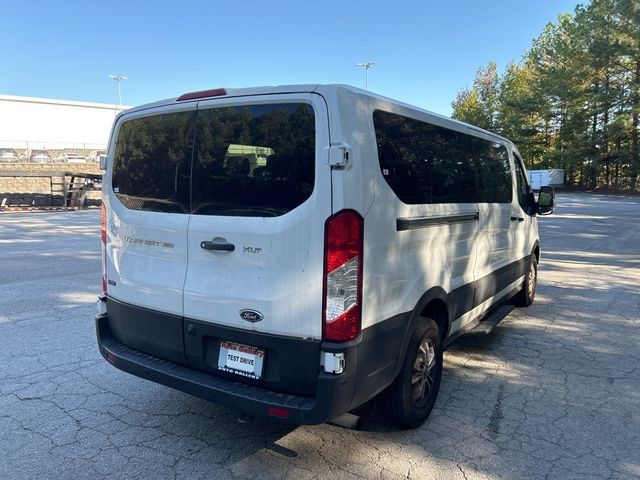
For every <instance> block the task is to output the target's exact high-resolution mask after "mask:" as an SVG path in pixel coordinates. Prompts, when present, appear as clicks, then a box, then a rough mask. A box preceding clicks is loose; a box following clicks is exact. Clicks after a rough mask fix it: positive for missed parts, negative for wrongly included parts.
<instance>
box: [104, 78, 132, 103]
mask: <svg viewBox="0 0 640 480" xmlns="http://www.w3.org/2000/svg"><path fill="white" fill-rule="evenodd" d="M109 78H110V79H111V80H115V81H116V82H118V107H120V108H122V92H121V91H120V80H128V78H127V77H124V76H122V75H109Z"/></svg>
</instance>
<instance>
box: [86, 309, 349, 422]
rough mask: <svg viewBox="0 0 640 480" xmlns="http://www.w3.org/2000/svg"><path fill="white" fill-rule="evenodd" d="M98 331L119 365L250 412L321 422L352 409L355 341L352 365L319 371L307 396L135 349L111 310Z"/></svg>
mask: <svg viewBox="0 0 640 480" xmlns="http://www.w3.org/2000/svg"><path fill="white" fill-rule="evenodd" d="M96 333H97V337H98V347H99V349H100V353H101V354H102V356H103V357H104V358H105V359H106V360H107V361H108V362H109V363H110V364H112V365H113V366H115V367H116V368H118V369H120V370H123V371H125V372H127V373H131V374H133V375H136V376H138V377H141V378H145V379H147V380H151V381H153V382H156V383H160V384H162V385H166V386H168V387H171V388H175V389H177V390H180V391H183V392H185V393H189V394H191V395H195V396H198V397H201V398H204V399H206V400H210V401H213V402H216V403H219V404H221V405H225V406H227V407H232V408H236V409H238V410H241V411H243V412H246V413H248V414H250V415H255V416H262V417H265V416H271V417H274V418H278V419H280V420H283V421H287V422H290V423H295V424H318V423H323V422H325V421H327V420H330V419H332V418H335V417H338V416H340V415H342V414H343V413H345V412H347V411H348V410H349V408H350V407H351V404H352V400H353V397H354V388H355V384H356V373H357V368H356V366H357V361H356V359H357V355H356V351H357V345H356V344H353V345H350V346H347V345H343V346H342V349H341V350H342V351H343V352H344V353H345V357H346V358H347V369H345V371H344V372H343V373H342V374H340V375H334V374H328V373H324V372H322V371H320V372H319V373H318V377H317V388H316V394H315V396H314V397H307V396H301V395H290V394H287V393H281V392H276V391H272V390H268V389H265V388H261V387H259V386H256V385H251V384H247V383H242V382H238V381H234V380H232V379H229V378H225V377H222V376H217V375H212V374H210V373H206V372H203V371H199V370H196V369H193V368H190V367H188V366H184V365H180V364H178V363H174V362H170V361H167V360H163V359H161V358H158V357H155V356H152V355H148V354H146V353H143V352H140V351H138V350H134V349H132V348H130V347H128V346H126V345H124V344H123V343H121V342H119V341H118V340H117V339H116V338H115V336H114V335H113V332H112V330H111V327H110V325H109V318H108V315H99V316H97V317H96ZM318 361H319V359H318ZM285 412H286V413H285ZM285 415H286V416H285Z"/></svg>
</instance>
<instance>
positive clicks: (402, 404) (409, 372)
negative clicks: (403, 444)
mask: <svg viewBox="0 0 640 480" xmlns="http://www.w3.org/2000/svg"><path fill="white" fill-rule="evenodd" d="M441 343H442V342H441V340H440V332H439V329H438V325H436V323H435V322H434V321H433V320H431V319H430V318H421V319H420V320H419V321H418V323H417V325H416V327H415V330H414V332H413V336H412V338H411V341H410V342H409V348H408V349H407V354H406V356H405V359H404V364H403V366H402V369H401V370H400V373H399V374H398V376H397V377H396V379H395V380H394V381H393V383H392V384H391V385H390V386H389V387H388V389H387V390H386V391H385V392H384V396H383V400H384V406H385V411H386V414H387V417H388V418H389V420H391V421H392V422H394V423H396V424H398V425H399V426H401V427H403V428H416V427H418V426H420V425H421V424H422V423H423V422H424V421H425V420H426V419H427V417H428V416H429V414H430V413H431V410H432V409H433V405H434V404H435V402H436V398H437V396H438V391H439V390H440V379H441V378H442V346H441Z"/></svg>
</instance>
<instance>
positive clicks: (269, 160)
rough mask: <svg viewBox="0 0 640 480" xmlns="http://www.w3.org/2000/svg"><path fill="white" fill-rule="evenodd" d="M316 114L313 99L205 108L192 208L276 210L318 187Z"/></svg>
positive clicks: (248, 212)
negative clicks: (303, 101)
mask: <svg viewBox="0 0 640 480" xmlns="http://www.w3.org/2000/svg"><path fill="white" fill-rule="evenodd" d="M314 168H315V119H314V114H313V109H312V107H311V106H310V105H307V104H300V103H289V104H275V105H252V106H246V107H225V108H214V109H209V110H201V111H199V113H198V126H197V133H196V144H195V152H194V160H193V185H192V206H193V209H192V210H193V213H195V214H201V215H233V216H277V215H282V214H284V213H287V212H288V211H290V210H292V209H294V208H295V207H297V206H298V205H300V204H301V203H303V202H304V201H305V200H306V199H307V198H309V196H310V195H311V192H312V191H313V184H314Z"/></svg>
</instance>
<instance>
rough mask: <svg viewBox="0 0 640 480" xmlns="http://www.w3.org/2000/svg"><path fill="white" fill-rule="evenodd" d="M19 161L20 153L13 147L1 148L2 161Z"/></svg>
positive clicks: (0, 156)
mask: <svg viewBox="0 0 640 480" xmlns="http://www.w3.org/2000/svg"><path fill="white" fill-rule="evenodd" d="M17 161H18V153H17V152H16V151H15V150H14V149H13V148H0V162H3V163H16V162H17Z"/></svg>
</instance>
